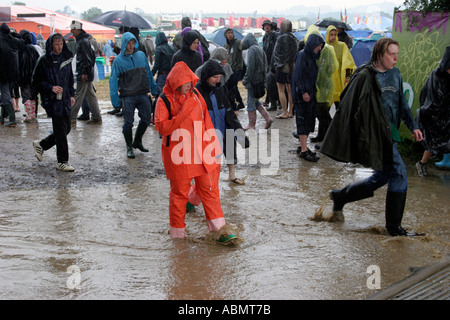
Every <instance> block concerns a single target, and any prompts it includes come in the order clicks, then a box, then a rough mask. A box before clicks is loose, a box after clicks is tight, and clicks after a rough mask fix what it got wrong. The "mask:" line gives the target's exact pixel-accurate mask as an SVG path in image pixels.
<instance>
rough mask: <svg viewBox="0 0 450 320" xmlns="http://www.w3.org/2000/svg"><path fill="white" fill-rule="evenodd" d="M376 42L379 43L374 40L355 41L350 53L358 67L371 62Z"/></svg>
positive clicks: (359, 39)
mask: <svg viewBox="0 0 450 320" xmlns="http://www.w3.org/2000/svg"><path fill="white" fill-rule="evenodd" d="M375 42H377V41H376V40H373V39H365V38H356V39H354V42H353V48H352V49H351V50H350V52H351V54H352V56H353V60H354V61H355V64H356V66H357V67H359V66H360V65H361V64H363V63H364V62H367V61H369V60H370V56H371V55H372V50H373V46H374V45H375Z"/></svg>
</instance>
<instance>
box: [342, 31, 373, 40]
mask: <svg viewBox="0 0 450 320" xmlns="http://www.w3.org/2000/svg"><path fill="white" fill-rule="evenodd" d="M346 32H347V33H348V34H349V35H351V36H352V37H353V38H368V37H370V35H371V34H372V32H373V31H372V30H349V31H346Z"/></svg>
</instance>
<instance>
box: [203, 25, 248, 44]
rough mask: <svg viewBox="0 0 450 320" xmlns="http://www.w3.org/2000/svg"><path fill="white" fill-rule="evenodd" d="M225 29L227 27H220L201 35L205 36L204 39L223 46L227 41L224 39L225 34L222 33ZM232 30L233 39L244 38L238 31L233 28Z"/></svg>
mask: <svg viewBox="0 0 450 320" xmlns="http://www.w3.org/2000/svg"><path fill="white" fill-rule="evenodd" d="M226 29H227V28H220V29H217V30H215V31H214V32H212V33H207V34H204V35H203V36H204V37H205V38H206V40H209V41H212V42H215V43H217V44H218V45H221V46H222V47H223V46H224V45H225V43H226V42H227V41H226V39H225V34H224V32H225V30H226ZM233 32H234V38H235V39H243V38H244V36H243V35H242V34H241V33H240V32H239V31H237V30H235V29H233Z"/></svg>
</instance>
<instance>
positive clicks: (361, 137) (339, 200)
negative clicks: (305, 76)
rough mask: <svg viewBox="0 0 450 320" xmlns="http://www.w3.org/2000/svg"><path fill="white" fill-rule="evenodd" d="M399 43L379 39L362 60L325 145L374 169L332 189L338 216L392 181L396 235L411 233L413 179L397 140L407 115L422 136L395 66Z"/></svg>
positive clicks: (389, 218) (389, 224) (390, 211)
mask: <svg viewBox="0 0 450 320" xmlns="http://www.w3.org/2000/svg"><path fill="white" fill-rule="evenodd" d="M398 52H399V44H398V42H397V41H395V40H393V39H391V38H381V39H379V40H378V41H377V42H376V43H375V46H374V48H373V51H372V56H371V59H370V62H369V63H368V64H364V65H362V66H360V67H359V68H358V69H357V70H356V71H355V73H354V75H353V76H352V77H351V79H350V82H349V83H348V85H347V86H346V87H345V89H344V91H343V92H342V93H341V96H340V98H341V99H340V100H341V103H340V106H339V109H338V110H337V111H336V114H335V116H334V118H333V120H332V122H331V125H330V127H329V129H328V131H327V133H326V135H325V139H324V141H323V143H322V146H321V148H320V150H321V152H322V153H324V154H326V155H328V156H329V157H331V158H333V159H336V160H338V161H342V162H352V163H359V164H361V165H364V166H367V167H371V168H372V169H374V173H373V174H372V175H371V176H370V177H368V178H366V179H363V180H360V181H357V182H354V183H351V184H349V185H347V186H345V187H344V188H342V189H333V190H332V191H331V192H330V197H331V199H332V200H333V215H334V217H335V219H338V220H341V219H342V218H343V215H342V210H343V208H344V205H345V204H347V203H349V202H353V201H357V200H362V199H365V198H369V197H372V196H373V195H374V191H375V190H377V189H378V188H380V187H382V186H384V185H385V184H387V194H386V211H385V217H386V229H387V231H388V233H389V234H390V235H391V236H410V235H416V233H413V232H408V231H406V230H405V229H403V227H402V226H401V222H402V218H403V212H404V209H405V203H406V193H407V189H408V179H407V176H406V167H405V164H404V163H403V160H402V158H401V155H400V153H399V152H398V150H397V144H398V142H399V141H400V134H399V132H398V128H399V126H400V121H401V120H403V121H404V123H405V124H406V126H407V127H408V129H409V130H411V131H412V132H413V134H414V138H415V139H416V140H417V141H421V140H422V138H423V136H422V132H421V131H420V130H419V128H418V125H417V123H416V122H415V121H414V118H413V116H412V113H411V109H410V108H409V106H408V103H407V102H406V100H405V97H404V96H403V79H402V76H401V74H400V71H399V70H398V69H397V68H396V67H395V65H396V63H397V58H398Z"/></svg>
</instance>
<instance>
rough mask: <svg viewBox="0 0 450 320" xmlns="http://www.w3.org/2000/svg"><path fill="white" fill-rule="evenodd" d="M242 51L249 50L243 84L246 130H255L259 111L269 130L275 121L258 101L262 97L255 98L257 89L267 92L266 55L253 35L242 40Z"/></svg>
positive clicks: (250, 34) (249, 34)
mask: <svg viewBox="0 0 450 320" xmlns="http://www.w3.org/2000/svg"><path fill="white" fill-rule="evenodd" d="M242 49H243V50H248V51H247V59H246V64H245V65H246V67H247V68H246V70H245V75H244V79H242V84H243V85H244V86H245V88H246V89H247V114H248V126H247V127H246V128H245V130H248V129H255V125H256V110H258V111H259V113H260V114H261V115H262V116H263V118H264V120H265V121H266V126H265V129H269V128H270V126H271V125H272V122H273V120H272V118H271V117H270V115H269V113H268V112H267V111H266V109H264V107H263V105H262V103H261V102H260V101H259V100H258V99H259V98H260V97H261V95H258V96H257V97H255V93H256V90H257V87H261V88H262V89H263V90H265V85H266V74H267V70H268V66H267V60H266V54H265V53H264V51H263V49H262V48H261V47H260V46H259V45H258V41H257V40H256V38H255V36H254V35H253V33H248V34H247V35H246V36H245V37H244V39H242ZM263 95H264V94H263Z"/></svg>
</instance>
